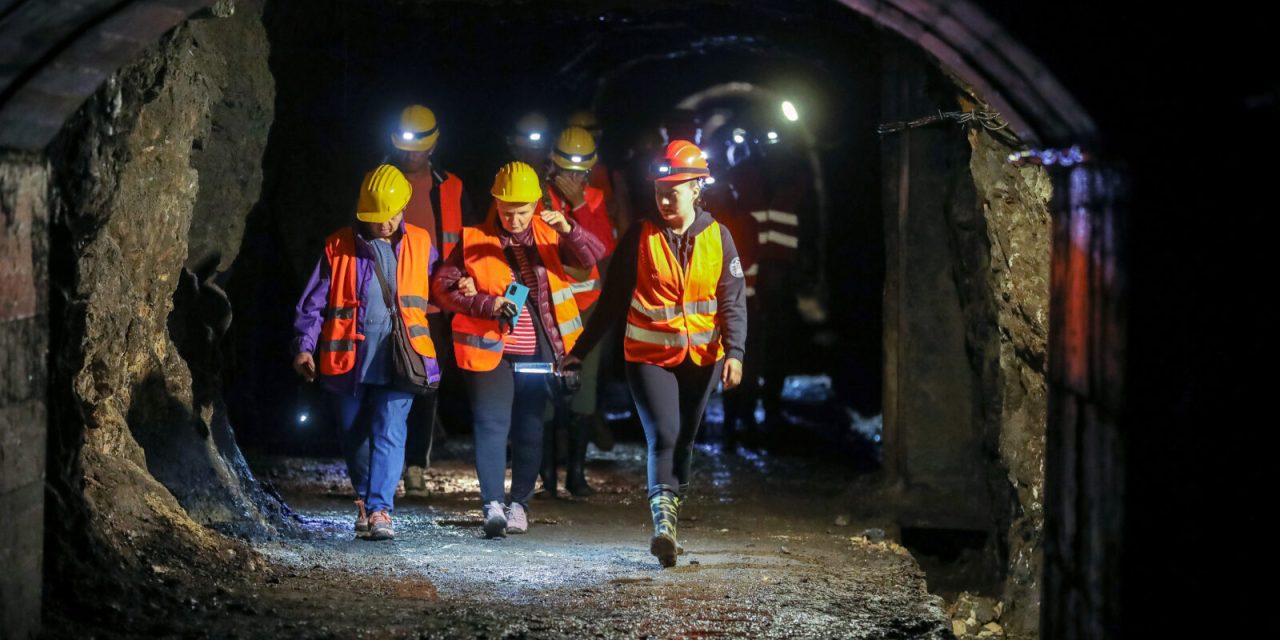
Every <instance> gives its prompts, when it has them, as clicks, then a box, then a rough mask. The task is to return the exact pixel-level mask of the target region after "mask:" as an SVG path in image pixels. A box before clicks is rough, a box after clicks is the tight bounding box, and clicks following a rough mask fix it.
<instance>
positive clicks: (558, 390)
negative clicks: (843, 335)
mask: <svg viewBox="0 0 1280 640" xmlns="http://www.w3.org/2000/svg"><path fill="white" fill-rule="evenodd" d="M576 118H577V119H578V122H579V123H582V124H588V125H589V124H594V119H593V118H586V117H576ZM571 122H573V120H572V119H571ZM525 128H526V129H527V128H529V127H525ZM598 133H599V132H598V131H596V132H595V135H593V132H592V131H591V129H590V128H588V127H581V126H570V127H568V128H566V129H565V131H564V132H562V133H561V134H560V135H559V136H558V137H557V138H556V143H555V144H554V145H545V144H543V145H538V144H533V143H537V142H540V141H541V140H540V139H542V138H543V137H544V136H547V132H546V131H545V130H544V131H524V130H522V128H521V127H517V131H516V132H515V133H514V134H513V139H512V140H509V142H511V146H512V148H513V156H515V157H517V158H518V159H516V160H514V161H512V162H509V163H507V164H505V165H503V166H502V167H501V168H500V169H499V170H498V171H497V174H496V175H495V177H494V180H493V184H492V186H491V188H490V195H491V196H492V198H493V202H492V205H491V206H490V208H489V213H488V215H487V216H486V217H485V219H484V221H483V222H482V223H480V224H477V225H474V226H463V221H464V219H467V218H468V217H469V210H470V206H469V203H468V202H467V201H466V196H465V193H464V192H463V189H462V183H461V181H460V180H458V179H457V177H456V176H454V175H452V174H449V173H447V172H443V171H438V170H436V169H435V168H433V167H432V165H431V162H430V157H431V152H432V150H433V149H434V147H435V145H436V142H437V139H438V136H439V130H438V127H437V124H436V121H435V116H434V114H433V113H432V112H431V111H430V110H429V109H427V108H426V107H423V106H420V105H415V106H412V107H409V108H408V109H405V110H404V112H403V114H402V117H401V121H400V128H399V130H397V131H395V132H393V133H392V134H391V141H392V143H393V144H394V145H395V147H396V148H397V150H398V152H397V154H396V157H394V158H393V159H392V160H393V161H392V162H388V163H386V164H382V165H380V166H378V167H376V168H374V169H373V170H372V171H370V172H369V173H368V174H367V175H366V176H365V178H364V181H363V183H362V184H361V187H360V194H359V198H358V203H357V207H356V211H355V220H353V222H352V223H351V224H350V225H349V226H345V227H343V228H342V229H339V230H337V231H335V232H334V233H333V234H332V235H330V236H329V237H328V239H327V240H326V241H325V246H324V256H322V257H321V258H320V260H319V261H318V263H317V264H316V267H315V270H314V272H313V273H312V276H311V278H310V281H309V282H308V284H307V286H306V288H305V290H304V292H303V295H302V298H301V300H300V301H299V303H298V306H297V311H296V319H295V338H294V342H293V345H292V346H293V353H294V354H295V355H294V360H293V365H294V369H295V370H296V371H297V373H298V374H299V375H300V376H302V377H303V378H304V379H306V380H307V381H308V382H312V381H316V380H319V382H320V384H322V385H323V386H324V387H325V389H326V390H327V391H329V393H328V394H327V395H328V396H329V397H330V398H331V401H332V410H333V413H334V416H335V418H336V422H337V423H338V425H339V428H340V429H341V432H342V443H343V448H344V452H345V455H346V460H347V468H348V473H349V475H350V478H351V483H352V487H353V488H354V490H355V493H356V495H357V499H356V506H357V516H356V522H355V529H356V532H357V534H358V535H361V536H362V537H366V538H368V539H371V540H387V539H391V538H393V537H394V528H393V525H392V513H393V511H394V501H395V495H396V487H397V483H398V482H399V480H400V478H401V475H402V471H403V470H404V469H405V467H406V462H407V459H406V454H405V446H406V438H407V436H408V431H409V429H408V426H407V425H408V424H409V423H410V422H411V418H410V414H411V412H413V413H421V415H424V416H426V418H424V420H425V421H426V423H427V424H428V425H429V424H430V423H431V421H432V419H433V416H434V413H435V407H434V404H435V399H436V396H437V391H438V388H439V384H440V381H441V379H442V378H443V379H444V380H445V385H446V386H447V385H451V384H458V383H456V382H454V381H455V380H457V381H460V384H461V385H462V386H464V387H465V389H466V394H467V398H468V400H469V402H470V408H471V414H472V419H473V430H474V437H475V458H476V473H477V476H478V478H479V483H480V498H481V503H482V510H483V530H484V532H485V534H486V535H487V536H489V537H500V536H505V535H507V534H518V533H524V532H525V531H527V530H528V528H529V516H528V514H529V509H530V505H529V502H530V498H531V497H532V496H533V494H534V491H535V484H536V481H537V479H538V476H539V474H540V473H542V475H543V483H544V487H545V486H546V485H547V484H548V482H549V483H550V490H551V491H552V492H554V491H555V466H556V464H555V462H556V461H555V448H556V447H555V442H554V438H553V437H552V438H547V437H546V436H547V434H546V433H544V430H545V429H553V430H554V424H555V423H557V422H559V423H567V424H569V425H570V426H569V434H570V446H569V451H570V459H569V476H568V479H567V482H566V485H567V487H566V488H568V489H569V490H570V491H572V492H573V493H575V494H579V495H581V494H583V493H587V492H589V490H590V489H589V486H588V485H586V481H585V479H584V477H583V475H582V458H583V457H585V453H586V446H585V442H586V435H585V433H584V431H583V428H582V424H583V422H582V420H577V419H574V414H573V413H572V402H571V398H572V397H573V393H574V391H575V389H576V388H577V387H578V386H579V384H578V381H580V380H581V381H582V382H585V383H586V384H588V385H590V384H591V383H592V382H593V380H594V377H595V375H594V374H593V373H590V371H589V370H590V368H591V367H590V366H588V371H587V372H584V371H583V365H584V361H586V362H587V363H588V364H589V363H590V362H591V354H592V351H593V349H594V348H595V347H596V346H597V345H598V344H600V342H601V341H602V339H603V338H604V337H605V336H606V335H608V334H610V333H611V332H612V331H620V332H621V333H622V342H623V352H624V358H625V361H626V364H625V370H626V380H627V384H628V386H629V387H630V390H631V393H632V395H633V397H634V401H635V408H636V410H637V413H638V415H639V417H640V420H641V422H642V424H643V426H644V431H645V437H646V440H647V442H648V487H649V489H648V497H649V505H650V513H651V516H652V520H653V525H654V533H653V536H652V538H651V540H650V551H651V553H652V554H653V555H654V556H655V557H656V558H657V559H658V560H659V562H660V563H661V564H662V565H663V566H673V565H674V564H675V562H676V556H677V553H678V549H679V545H678V542H677V534H676V529H677V520H678V517H679V510H680V505H681V502H682V500H683V499H684V497H685V496H686V495H687V492H688V487H689V478H690V463H691V453H692V445H693V441H694V436H695V435H696V433H697V430H698V427H699V424H700V423H701V420H702V413H703V411H704V409H705V407H706V403H707V401H708V398H709V397H710V394H711V392H712V391H713V390H714V389H715V387H716V386H717V385H718V384H723V386H724V388H725V389H731V388H733V387H734V386H736V385H738V384H739V382H740V381H741V377H742V361H743V358H744V350H745V345H746V332H747V315H746V294H745V284H744V279H743V275H744V274H743V270H742V265H741V262H740V260H739V258H738V255H737V251H736V249H735V246H734V242H733V238H732V237H731V236H730V234H729V232H728V231H727V230H726V229H725V227H723V226H722V225H721V224H719V223H718V222H716V221H715V220H714V219H713V218H712V217H711V215H710V214H709V213H707V212H706V211H704V210H702V209H701V207H700V200H699V198H700V196H701V191H702V188H703V183H704V181H705V179H706V178H707V177H708V176H709V175H710V174H709V171H708V167H707V162H706V159H705V155H704V154H703V153H702V152H701V150H700V149H699V148H698V147H697V146H695V145H694V144H693V143H691V142H689V141H684V140H674V141H672V142H671V143H670V144H668V145H667V146H666V149H665V151H664V152H663V153H662V154H661V155H660V156H659V157H658V158H656V159H655V161H654V163H653V168H652V179H653V185H654V198H655V204H656V208H657V215H656V216H655V217H652V219H644V220H638V221H636V222H635V223H634V224H631V225H630V226H629V228H627V229H626V231H625V233H623V234H621V237H618V225H617V224H615V223H614V221H613V220H612V219H611V218H610V217H609V216H608V212H607V208H606V200H607V197H608V196H607V194H606V192H605V190H604V189H601V188H599V187H596V186H593V182H595V181H596V178H593V169H595V168H597V165H598V161H597V158H596V140H595V138H596V137H598ZM548 146H550V149H548V148H547V147H548ZM601 174H603V176H604V179H605V180H606V181H607V179H608V177H609V176H608V173H607V170H606V171H604V172H601ZM596 175H597V176H598V175H600V174H596ZM602 274H603V277H602ZM588 310H590V313H588V312H587V311H588ZM549 403H551V404H554V405H555V406H556V413H557V419H556V420H555V421H554V422H553V425H552V426H551V427H548V426H546V425H544V414H545V413H546V412H547V410H548V406H549ZM561 416H568V419H567V420H561V419H560V417H561ZM415 424H416V422H415ZM429 428H430V427H429V426H428V429H429ZM552 434H554V431H552ZM508 445H509V450H510V457H511V485H510V489H509V491H504V488H505V487H504V484H505V483H504V480H505V473H506V468H507V452H508ZM548 447H549V448H550V450H547V449H548ZM410 454H411V455H410V456H409V460H408V462H409V463H410V464H412V463H413V462H415V461H416V460H414V459H413V458H414V455H413V452H412V451H411V452H410ZM548 466H549V467H550V470H549V473H548ZM548 476H549V478H548Z"/></svg>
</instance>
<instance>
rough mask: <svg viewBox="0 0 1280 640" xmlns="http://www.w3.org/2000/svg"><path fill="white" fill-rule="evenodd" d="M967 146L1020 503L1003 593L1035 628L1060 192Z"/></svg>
mask: <svg viewBox="0 0 1280 640" xmlns="http://www.w3.org/2000/svg"><path fill="white" fill-rule="evenodd" d="M969 143H970V145H971V147H972V149H973V155H972V157H971V159H970V164H969V169H970V171H971V172H972V176H973V184H974V186H975V187H976V189H977V198H978V205H979V206H980V207H981V213H982V216H983V218H984V220H985V224H984V225H983V226H984V227H985V232H986V236H987V237H986V243H987V244H988V246H989V247H990V252H989V255H988V258H987V261H986V262H985V264H984V265H983V267H984V269H983V271H984V272H985V273H986V274H987V275H986V285H985V286H986V288H987V290H988V291H989V292H990V296H989V299H990V300H991V301H992V302H993V303H994V310H993V312H994V314H993V317H992V319H993V320H994V321H995V323H996V325H995V326H997V327H998V344H997V345H994V346H995V347H996V351H995V352H994V353H988V361H989V362H994V363H996V365H997V366H996V369H995V371H994V372H988V375H986V376H984V384H985V385H986V388H987V390H988V391H989V392H991V393H993V394H994V395H995V397H994V398H993V399H994V400H995V403H993V404H990V405H988V406H989V407H998V413H996V414H994V415H989V416H986V419H987V421H988V422H989V423H990V422H991V421H993V420H994V421H995V424H998V434H996V438H995V443H993V444H995V446H996V447H997V448H998V455H999V459H1000V461H1001V463H1002V465H1003V466H1004V467H1006V468H1007V470H1008V474H1007V477H1005V478H993V482H996V483H1007V485H1008V486H1009V487H1011V488H1012V492H1013V496H1014V498H1015V502H1014V504H1012V505H1010V511H1011V517H1010V521H1009V522H1008V538H1007V544H1008V561H1007V566H1006V572H1007V573H1006V582H1005V592H1004V596H1005V599H1006V600H1007V601H1008V602H1010V603H1011V606H1010V610H1009V611H1007V612H1006V613H1005V621H1006V623H1007V624H1009V625H1010V626H1011V627H1013V628H1014V629H1019V630H1022V629H1036V628H1037V627H1038V619H1039V598H1040V595H1039V594H1040V575H1041V572H1042V570H1041V567H1042V560H1043V558H1042V552H1041V548H1042V540H1043V530H1044V507H1043V501H1044V447H1045V424H1046V420H1047V412H1048V406H1047V402H1048V396H1047V392H1046V389H1045V375H1046V372H1047V370H1046V362H1047V355H1046V354H1047V350H1048V326H1049V261H1050V241H1051V233H1052V229H1051V227H1050V218H1049V210H1048V204H1049V198H1050V196H1051V195H1052V187H1051V182H1050V178H1049V175H1048V173H1046V172H1045V170H1044V169H1043V168H1040V167H1034V166H1028V167H1016V166H1013V165H1010V164H1009V163H1008V162H1007V157H1008V154H1009V152H1010V148H1009V147H1007V146H1005V145H1004V144H1002V143H1001V142H1000V141H998V140H997V139H995V138H994V137H992V136H991V135H989V134H987V133H985V132H980V131H977V130H974V131H971V132H970V134H969ZM987 332H990V328H988V329H987ZM972 346H973V347H977V346H978V345H977V344H974V345H972ZM991 356H994V359H993V360H992V359H991ZM990 373H994V377H992V376H991V375H990Z"/></svg>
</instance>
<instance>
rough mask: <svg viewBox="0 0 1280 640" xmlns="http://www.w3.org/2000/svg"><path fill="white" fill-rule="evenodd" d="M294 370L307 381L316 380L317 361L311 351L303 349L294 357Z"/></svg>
mask: <svg viewBox="0 0 1280 640" xmlns="http://www.w3.org/2000/svg"><path fill="white" fill-rule="evenodd" d="M293 370H294V371H296V372H297V373H298V375H299V376H300V377H301V378H302V379H303V380H306V381H307V382H315V381H316V361H315V359H314V358H312V357H311V352H309V351H303V352H302V353H299V354H298V355H296V356H294V357H293Z"/></svg>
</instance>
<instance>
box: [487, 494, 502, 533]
mask: <svg viewBox="0 0 1280 640" xmlns="http://www.w3.org/2000/svg"><path fill="white" fill-rule="evenodd" d="M484 535H485V537H486V538H505V537H507V516H506V513H504V510H503V508H502V503H501V502H498V501H497V500H494V501H492V502H490V503H489V504H486V505H485V506H484Z"/></svg>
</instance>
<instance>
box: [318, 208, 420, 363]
mask: <svg viewBox="0 0 1280 640" xmlns="http://www.w3.org/2000/svg"><path fill="white" fill-rule="evenodd" d="M325 256H326V257H327V258H328V260H329V306H328V308H326V309H325V311H324V318H325V320H324V324H323V325H322V326H321V328H320V340H319V341H318V344H317V346H316V353H317V355H318V356H319V357H318V363H317V364H318V367H319V369H320V373H321V374H323V375H327V376H334V375H340V374H343V373H346V372H348V371H351V370H352V369H353V368H355V364H356V346H355V345H356V342H359V341H361V340H363V339H364V336H362V335H359V334H357V333H356V315H357V313H356V310H357V308H358V307H359V306H360V298H359V293H358V282H357V280H358V278H359V275H358V271H357V262H358V260H357V259H356V245H355V234H354V233H353V232H352V230H351V228H350V227H346V228H343V229H339V230H338V231H336V232H335V233H333V234H332V235H330V236H329V238H328V239H327V240H326V241H325ZM430 260H431V235H430V234H429V233H427V230H426V229H422V228H420V227H416V226H414V225H411V224H406V225H404V235H403V236H402V237H401V238H400V244H399V252H398V255H397V256H396V289H397V291H398V293H399V294H401V295H398V304H397V306H398V307H399V310H400V321H401V322H402V323H403V325H402V326H404V327H405V330H406V333H407V334H408V335H409V343H410V344H411V345H413V350H414V351H416V352H417V353H418V355H421V356H426V357H428V358H434V357H436V348H435V344H434V343H432V342H431V331H430V327H429V326H428V324H427V291H428V287H429V284H428V279H427V267H428V266H429V264H428V263H429V262H430ZM372 268H374V269H377V268H379V267H378V265H377V264H374V265H373V266H372Z"/></svg>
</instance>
